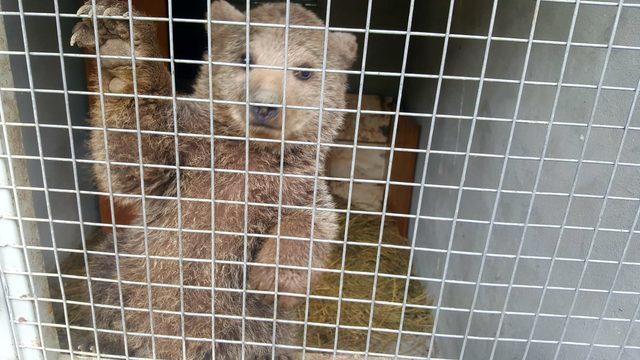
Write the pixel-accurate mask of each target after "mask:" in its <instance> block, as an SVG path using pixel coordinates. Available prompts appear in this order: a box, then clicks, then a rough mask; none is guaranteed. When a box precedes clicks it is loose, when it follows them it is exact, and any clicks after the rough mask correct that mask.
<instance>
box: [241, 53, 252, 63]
mask: <svg viewBox="0 0 640 360" xmlns="http://www.w3.org/2000/svg"><path fill="white" fill-rule="evenodd" d="M240 63H242V64H245V65H246V64H247V63H248V64H249V65H252V64H253V62H252V61H251V57H250V56H249V57H247V54H246V53H244V54H242V56H241V57H240Z"/></svg>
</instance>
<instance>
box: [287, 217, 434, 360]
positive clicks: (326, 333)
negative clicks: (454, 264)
mask: <svg viewBox="0 0 640 360" xmlns="http://www.w3.org/2000/svg"><path fill="white" fill-rule="evenodd" d="M342 223H343V228H344V219H343V221H342ZM379 230H380V219H379V217H377V219H376V217H372V216H363V215H358V216H351V217H350V221H349V233H348V239H349V241H350V242H354V243H355V244H350V245H348V246H347V253H346V257H345V264H344V267H345V269H346V270H347V271H357V272H368V273H373V272H374V271H375V266H376V259H377V252H378V247H377V244H378V239H379ZM382 243H383V244H394V245H405V246H406V245H408V240H407V239H406V238H405V237H403V236H401V235H400V234H399V233H398V230H397V226H396V224H395V223H393V222H391V221H388V222H386V223H385V227H384V232H383V237H382ZM409 254H410V251H409V250H407V249H397V248H388V247H383V248H381V251H380V266H379V269H378V283H377V286H376V288H377V291H376V305H375V306H374V309H373V321H372V324H371V326H372V328H373V329H374V330H373V331H371V341H370V347H369V351H370V352H377V353H389V352H391V353H393V352H394V350H395V344H396V340H397V334H396V333H393V332H385V331H381V329H389V330H396V331H397V330H398V329H399V328H400V318H401V313H402V306H401V304H402V302H403V299H404V289H405V284H406V275H407V267H408V263H409ZM332 256H333V257H332V263H331V268H332V269H340V268H341V263H342V248H339V249H337V250H336V251H335V252H334V253H333V255H332ZM390 275H401V276H400V277H398V276H396V277H391V276H390ZM373 282H374V277H373V275H359V274H345V275H344V279H343V291H342V297H343V298H342V305H341V309H340V325H341V326H354V327H362V328H364V329H363V330H360V329H343V328H341V329H340V331H339V334H338V349H340V350H351V351H364V350H365V347H366V338H367V330H366V328H368V327H369V319H370V309H371V302H370V300H371V297H372V289H373ZM339 288H340V274H339V273H324V274H323V275H322V277H321V278H320V280H319V281H318V282H317V283H316V284H315V285H314V287H313V289H312V294H314V295H321V296H331V297H337V296H338V294H339ZM357 300H365V301H357ZM367 300H368V301H367ZM378 301H381V302H385V304H379V303H377V302H378ZM389 302H390V303H397V304H398V305H388V304H386V303H389ZM429 303H430V302H429V299H428V297H427V294H426V292H425V289H424V287H423V284H422V283H420V282H418V281H415V280H412V281H411V282H410V284H409V293H408V296H407V304H409V306H407V307H406V309H405V314H404V322H403V330H404V331H415V332H429V331H431V326H432V318H431V313H430V312H429V310H427V309H424V308H418V307H414V306H411V305H428V304H429ZM337 312H338V302H337V301H335V300H318V299H311V300H310V301H309V318H308V321H309V322H310V323H322V324H333V325H335V324H336V321H337ZM298 315H299V318H300V319H304V307H302V308H301V309H300V311H299V314H298ZM334 338H335V326H333V327H326V326H318V325H309V327H308V329H307V346H309V347H317V348H325V349H333V345H334ZM426 344H428V338H427V337H426V336H418V335H410V334H403V335H402V348H401V349H402V351H401V354H407V355H410V354H424V353H425V351H426Z"/></svg>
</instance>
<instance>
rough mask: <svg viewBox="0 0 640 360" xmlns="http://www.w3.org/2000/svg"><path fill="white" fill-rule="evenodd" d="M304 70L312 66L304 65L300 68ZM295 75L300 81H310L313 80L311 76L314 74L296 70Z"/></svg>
mask: <svg viewBox="0 0 640 360" xmlns="http://www.w3.org/2000/svg"><path fill="white" fill-rule="evenodd" d="M300 67H302V68H310V67H311V65H308V64H304V65H302V66H300ZM293 75H295V77H296V78H298V79H299V80H303V81H304V80H309V79H310V78H311V75H313V73H312V72H311V71H308V70H296V71H294V72H293Z"/></svg>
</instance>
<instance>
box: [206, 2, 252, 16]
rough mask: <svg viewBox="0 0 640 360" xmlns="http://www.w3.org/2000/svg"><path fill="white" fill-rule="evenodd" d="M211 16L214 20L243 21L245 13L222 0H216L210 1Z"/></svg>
mask: <svg viewBox="0 0 640 360" xmlns="http://www.w3.org/2000/svg"><path fill="white" fill-rule="evenodd" d="M211 17H212V18H213V19H214V20H223V21H245V20H246V18H245V15H244V13H243V12H242V11H240V10H238V9H236V8H235V7H233V5H231V4H229V3H228V2H226V1H224V0H216V1H214V2H212V3H211Z"/></svg>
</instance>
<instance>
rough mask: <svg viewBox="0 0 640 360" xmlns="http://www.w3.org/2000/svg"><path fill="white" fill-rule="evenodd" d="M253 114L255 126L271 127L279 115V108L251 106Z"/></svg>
mask: <svg viewBox="0 0 640 360" xmlns="http://www.w3.org/2000/svg"><path fill="white" fill-rule="evenodd" d="M251 114H253V123H254V124H256V125H262V126H271V125H270V124H269V122H270V121H272V120H273V119H275V117H276V115H277V114H278V108H276V107H271V106H251Z"/></svg>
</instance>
